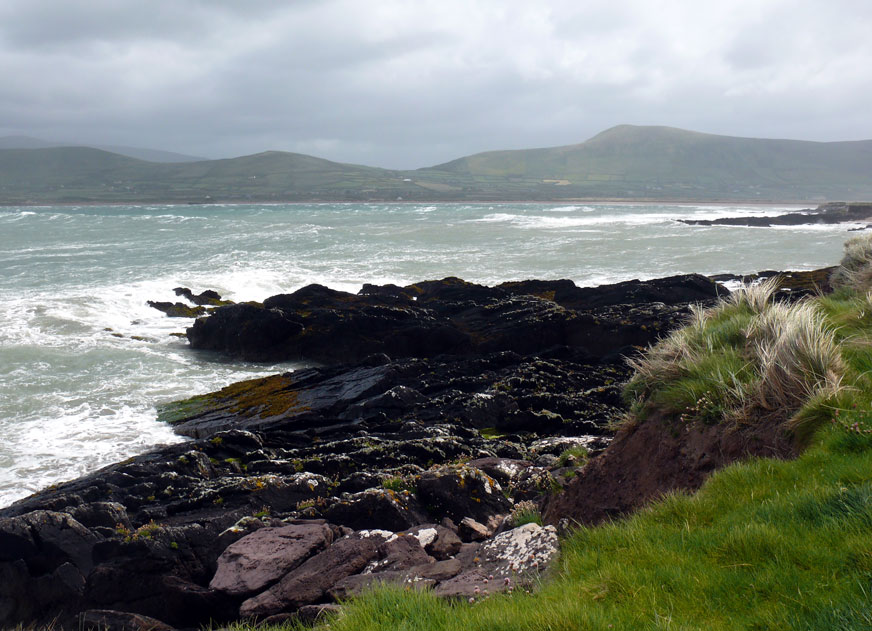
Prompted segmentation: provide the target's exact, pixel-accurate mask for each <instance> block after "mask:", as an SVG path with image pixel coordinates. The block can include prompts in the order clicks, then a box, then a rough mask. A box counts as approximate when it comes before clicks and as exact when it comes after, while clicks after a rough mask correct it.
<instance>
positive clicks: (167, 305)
mask: <svg viewBox="0 0 872 631" xmlns="http://www.w3.org/2000/svg"><path fill="white" fill-rule="evenodd" d="M148 306H149V307H151V308H152V309H157V310H158V311H163V312H164V313H165V314H167V315H168V316H169V317H171V318H198V317H200V316H201V315H205V313H206V307H191V306H188V305H186V304H185V303H183V302H155V301H154V300H149V301H148Z"/></svg>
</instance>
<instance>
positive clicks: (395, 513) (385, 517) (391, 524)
mask: <svg viewBox="0 0 872 631" xmlns="http://www.w3.org/2000/svg"><path fill="white" fill-rule="evenodd" d="M324 517H326V518H327V519H328V520H330V521H331V522H333V523H336V524H341V525H343V526H348V527H349V528H354V529H355V530H364V529H368V528H378V529H383V530H393V531H398V530H406V529H408V528H411V527H412V526H415V525H417V524H420V523H423V522H425V521H427V517H426V514H425V513H424V511H423V509H422V507H421V505H420V504H419V503H418V500H417V499H416V498H415V497H414V496H413V495H412V494H411V493H409V492H408V491H400V492H395V491H391V490H389V489H370V490H368V491H362V492H360V493H355V494H354V495H351V496H350V497H349V498H347V499H342V500H339V501H337V502H335V503H334V504H332V505H331V506H330V507H328V508H327V509H326V510H325V511H324Z"/></svg>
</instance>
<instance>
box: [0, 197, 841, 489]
mask: <svg viewBox="0 0 872 631" xmlns="http://www.w3.org/2000/svg"><path fill="white" fill-rule="evenodd" d="M797 209H799V207H792V206H773V205H768V206H754V205H733V206H730V205H676V204H641V203H640V204H582V203H579V204H530V203H523V204H517V203H506V204H489V203H481V204H479V203H476V204H414V203H395V204H385V203H366V204H364V203H343V204H327V203H325V204H270V205H257V204H246V205H221V204H216V205H112V206H27V207H0V506H5V505H7V504H9V503H11V502H13V501H14V500H16V499H19V498H22V497H25V496H27V495H29V494H31V493H33V492H35V491H37V490H39V489H42V488H44V487H47V486H49V485H52V484H55V483H59V482H62V481H65V480H70V479H73V478H75V477H78V476H81V475H83V474H86V473H89V472H91V471H94V470H96V469H98V468H100V467H102V466H105V465H108V464H110V463H112V462H116V461H119V460H122V459H124V458H127V457H129V456H132V455H135V454H139V453H142V452H144V451H147V450H148V449H149V448H151V447H153V446H155V445H159V444H166V443H173V442H178V441H181V440H183V439H182V438H180V437H178V436H176V435H174V434H173V432H172V431H171V429H170V428H169V427H167V426H166V425H164V424H162V423H160V422H158V421H157V420H156V407H157V406H159V405H160V404H162V403H165V402H168V401H172V400H176V399H180V398H186V397H189V396H192V395H195V394H200V393H204V392H209V391H212V390H216V389H218V388H221V387H223V386H225V385H227V384H229V383H232V382H234V381H239V380H242V379H248V378H253V377H256V376H261V375H266V374H271V373H274V372H278V371H286V370H293V369H295V368H298V367H299V365H294V364H254V363H247V362H240V361H234V360H230V359H228V358H226V357H224V356H221V355H218V354H215V353H207V352H202V351H193V350H191V349H190V348H189V347H188V345H187V341H186V340H185V339H184V338H180V337H177V336H174V335H173V334H174V333H183V332H184V330H185V328H186V327H187V326H190V325H191V322H192V321H191V320H189V319H184V318H182V319H180V318H169V317H167V316H165V315H164V314H163V313H161V312H159V311H157V310H155V309H152V308H150V307H149V306H148V305H147V304H146V301H148V300H157V301H177V300H181V299H180V298H177V297H176V295H175V294H174V293H173V288H175V287H180V286H183V287H188V288H190V289H192V290H193V291H194V292H195V293H199V292H201V291H203V290H205V289H214V290H216V291H218V292H219V293H220V294H221V295H222V296H223V297H224V298H227V299H231V300H235V301H244V300H263V299H264V298H266V297H268V296H271V295H274V294H278V293H287V292H292V291H294V290H296V289H299V288H300V287H303V286H305V285H308V284H310V283H320V284H323V285H327V286H329V287H332V288H335V289H341V290H346V291H352V292H356V291H358V290H359V289H360V287H361V285H362V284H363V283H396V284H398V285H405V284H409V283H413V282H416V281H420V280H426V279H438V278H444V277H446V276H458V277H460V278H464V279H466V280H468V281H472V282H476V283H483V284H494V283H499V282H502V281H508V280H520V279H529V278H541V279H560V278H568V279H571V280H573V281H575V283H576V284H578V285H580V286H593V285H600V284H604V283H612V282H617V281H623V280H629V279H633V278H640V279H649V278H656V277H660V276H668V275H672V274H681V273H689V272H699V273H702V274H716V273H721V272H733V273H750V272H755V271H760V270H767V269H778V270H788V269H790V270H802V269H815V268H819V267H823V266H827V265H833V264H836V263H837V262H838V261H839V259H840V258H841V254H842V249H843V247H842V246H843V243H844V241H845V240H846V239H847V238H849V237H850V236H851V235H850V234H849V233H848V232H847V229H848V228H849V227H851V226H845V225H834V226H803V227H779V228H750V227H726V226H716V227H702V226H690V225H686V224H682V223H680V222H678V221H677V220H678V219H714V218H717V217H733V216H745V215H747V216H763V215H776V214H781V213H784V212H787V211H789V210H797Z"/></svg>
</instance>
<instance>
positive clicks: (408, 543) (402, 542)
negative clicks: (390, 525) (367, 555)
mask: <svg viewBox="0 0 872 631" xmlns="http://www.w3.org/2000/svg"><path fill="white" fill-rule="evenodd" d="M378 556H379V558H378V560H377V561H375V562H373V563H371V564H370V565H368V566H367V568H366V570H365V571H366V572H370V573H378V572H388V571H397V570H408V569H409V568H412V567H415V566H416V565H426V564H430V563H434V562H435V561H436V559H434V558H433V557H431V556H430V555H428V554H427V553H426V552H425V551H424V548H423V546H421V542H420V541H418V538H417V537H414V536H411V535H398V536H396V537H394V538H391V539H388V540H387V541H386V542H384V543H383V544H381V545H380V546H379V547H378Z"/></svg>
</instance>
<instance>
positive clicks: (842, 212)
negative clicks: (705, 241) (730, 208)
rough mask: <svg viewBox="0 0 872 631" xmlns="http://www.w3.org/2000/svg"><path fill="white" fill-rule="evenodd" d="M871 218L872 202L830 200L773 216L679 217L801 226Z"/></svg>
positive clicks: (696, 222) (700, 222) (694, 222)
mask: <svg viewBox="0 0 872 631" xmlns="http://www.w3.org/2000/svg"><path fill="white" fill-rule="evenodd" d="M870 220H872V203H850V204H849V203H845V202H830V203H828V204H822V205H821V206H818V207H817V208H816V209H814V210H811V209H806V210H802V211H794V212H790V213H784V214H782V215H775V216H773V217H747V216H746V217H721V218H719V219H679V220H678V221H680V222H681V223H686V224H689V225H691V226H755V227H758V228H768V227H770V226H803V225H813V224H838V223H868V222H869V221H870Z"/></svg>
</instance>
